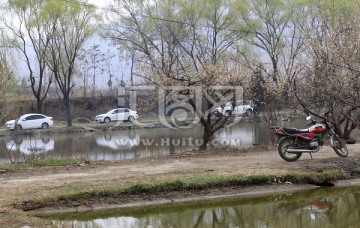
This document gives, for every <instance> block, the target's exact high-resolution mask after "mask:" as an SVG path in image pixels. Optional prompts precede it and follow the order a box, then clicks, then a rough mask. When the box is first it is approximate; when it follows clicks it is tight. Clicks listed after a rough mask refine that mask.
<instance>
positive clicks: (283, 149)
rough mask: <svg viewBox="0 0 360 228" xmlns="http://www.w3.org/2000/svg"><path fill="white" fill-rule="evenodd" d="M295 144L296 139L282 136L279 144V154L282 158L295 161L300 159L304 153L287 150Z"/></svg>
mask: <svg viewBox="0 0 360 228" xmlns="http://www.w3.org/2000/svg"><path fill="white" fill-rule="evenodd" d="M294 144H295V139H294V138H282V139H281V140H280V142H279V146H278V152H279V155H280V157H281V158H282V159H284V160H285V161H288V162H293V161H296V160H298V159H299V158H300V157H301V155H302V153H290V152H287V149H288V148H289V147H293V146H294Z"/></svg>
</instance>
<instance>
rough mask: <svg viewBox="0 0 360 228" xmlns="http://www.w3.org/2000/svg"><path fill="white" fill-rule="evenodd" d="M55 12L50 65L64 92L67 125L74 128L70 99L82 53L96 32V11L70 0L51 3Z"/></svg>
mask: <svg viewBox="0 0 360 228" xmlns="http://www.w3.org/2000/svg"><path fill="white" fill-rule="evenodd" d="M46 9H47V10H50V11H51V12H52V20H51V21H56V23H55V24H54V26H53V35H52V36H51V39H50V41H49V43H50V44H49V52H48V53H47V55H48V66H49V68H50V69H51V71H52V72H53V74H54V78H55V80H56V83H57V85H58V86H59V88H60V91H61V93H62V102H63V104H64V107H65V117H66V122H67V126H72V117H71V103H70V98H71V95H72V91H73V88H74V82H73V78H74V69H75V66H76V61H77V60H78V58H79V52H80V50H81V48H82V47H83V46H84V43H85V42H86V41H87V40H88V39H89V38H90V37H91V36H92V35H93V33H94V31H95V29H96V24H97V20H96V14H95V11H94V10H95V8H94V7H92V6H91V5H87V4H78V3H76V2H67V1H48V2H47V5H46Z"/></svg>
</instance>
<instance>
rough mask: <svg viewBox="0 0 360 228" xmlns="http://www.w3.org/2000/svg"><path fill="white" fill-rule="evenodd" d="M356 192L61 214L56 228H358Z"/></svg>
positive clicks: (324, 191) (340, 190)
mask: <svg viewBox="0 0 360 228" xmlns="http://www.w3.org/2000/svg"><path fill="white" fill-rule="evenodd" d="M359 205H360V187H351V188H336V187H331V188H317V189H313V190H308V191H300V192H293V193H283V194H276V195H268V196H258V197H251V198H250V197H241V198H236V199H227V200H221V201H215V202H214V201H208V202H200V203H192V204H190V205H185V206H184V205H172V206H171V205H170V206H162V207H158V208H148V207H143V208H136V209H133V210H125V209H121V210H119V209H118V210H109V211H96V212H91V213H84V214H81V213H72V214H63V215H60V216H58V217H52V218H46V219H51V221H52V223H53V225H54V226H55V227H73V228H77V227H87V228H92V227H96V228H100V227H107V228H108V227H159V228H160V227H179V228H181V227H184V228H188V227H358V222H359V221H360V207H359Z"/></svg>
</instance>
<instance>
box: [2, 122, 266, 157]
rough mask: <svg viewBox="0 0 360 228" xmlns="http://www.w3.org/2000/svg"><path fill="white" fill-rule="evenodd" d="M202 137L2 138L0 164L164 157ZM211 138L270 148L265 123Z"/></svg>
mask: <svg viewBox="0 0 360 228" xmlns="http://www.w3.org/2000/svg"><path fill="white" fill-rule="evenodd" d="M202 133H203V129H202V128H201V127H195V128H191V129H182V130H174V129H169V128H156V129H128V130H122V131H113V132H93V133H81V134H59V135H48V136H45V137H44V136H43V137H40V136H31V137H29V136H18V137H16V138H9V137H7V138H6V137H4V138H0V164H1V163H8V162H10V161H11V159H9V158H10V157H12V156H14V154H15V153H21V154H30V153H34V152H35V153H39V152H40V151H41V153H42V157H44V158H62V159H67V158H74V159H89V160H109V161H110V160H125V159H134V158H141V157H152V156H163V155H168V154H176V153H181V152H187V151H191V150H193V149H196V148H198V147H199V145H201V138H202ZM214 138H215V140H214V142H215V143H214V146H222V145H227V146H234V147H246V146H250V145H253V144H266V145H269V144H271V139H270V130H269V126H268V125H267V124H266V123H241V124H238V125H236V126H233V127H229V128H224V129H221V130H219V131H218V132H217V133H216V134H215V135H214ZM211 145H213V144H211ZM16 151H17V152H16Z"/></svg>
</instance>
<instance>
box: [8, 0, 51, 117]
mask: <svg viewBox="0 0 360 228" xmlns="http://www.w3.org/2000/svg"><path fill="white" fill-rule="evenodd" d="M46 4H47V1H44V0H31V1H26V2H25V1H9V4H8V6H7V15H5V18H4V19H3V22H4V25H5V26H6V28H7V29H9V30H10V31H11V33H12V34H13V36H14V37H13V42H12V45H13V46H14V47H16V48H17V49H18V50H19V51H20V52H21V54H22V57H23V60H24V61H25V63H26V66H27V69H28V78H29V81H30V86H31V90H32V93H33V95H34V96H35V98H36V102H37V107H36V110H37V112H38V113H42V111H43V110H42V109H43V103H44V100H45V98H46V96H47V94H48V91H49V88H50V85H51V83H52V73H51V72H50V71H48V70H47V65H46V62H47V57H46V53H47V52H48V50H49V48H50V39H51V37H52V34H53V32H54V26H55V24H56V20H48V19H49V13H50V11H48V10H46ZM9 15H11V19H9ZM14 17H15V18H16V20H14ZM9 20H10V22H9ZM33 57H35V59H33Z"/></svg>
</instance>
